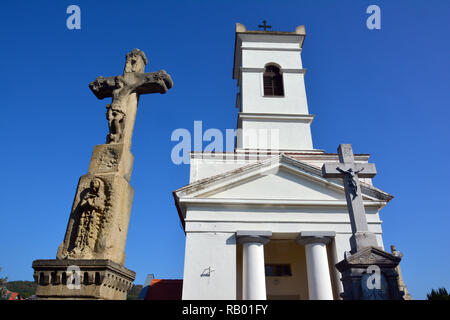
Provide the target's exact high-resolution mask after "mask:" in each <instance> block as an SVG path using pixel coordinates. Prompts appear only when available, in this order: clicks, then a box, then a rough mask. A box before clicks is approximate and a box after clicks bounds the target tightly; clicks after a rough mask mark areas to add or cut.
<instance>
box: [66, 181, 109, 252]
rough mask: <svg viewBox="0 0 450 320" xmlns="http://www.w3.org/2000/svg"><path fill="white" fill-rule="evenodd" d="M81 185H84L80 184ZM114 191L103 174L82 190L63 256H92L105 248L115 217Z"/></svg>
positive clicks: (73, 214)
mask: <svg viewBox="0 0 450 320" xmlns="http://www.w3.org/2000/svg"><path fill="white" fill-rule="evenodd" d="M80 187H81V186H80ZM110 211H111V190H110V187H109V185H108V184H107V183H105V181H104V180H102V179H100V178H99V177H93V178H92V180H91V181H90V185H89V186H88V187H85V188H83V189H82V191H81V192H80V200H79V202H78V204H77V205H76V207H75V209H74V210H73V213H72V215H71V218H70V221H69V226H68V229H67V234H66V239H65V240H64V242H63V244H62V245H61V247H60V250H58V258H59V259H90V258H94V257H95V256H96V255H98V254H101V253H102V252H103V251H104V249H105V248H104V238H105V235H106V231H107V230H108V229H109V227H108V224H109V223H110V220H111V212H110Z"/></svg>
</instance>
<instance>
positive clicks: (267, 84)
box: [263, 66, 284, 97]
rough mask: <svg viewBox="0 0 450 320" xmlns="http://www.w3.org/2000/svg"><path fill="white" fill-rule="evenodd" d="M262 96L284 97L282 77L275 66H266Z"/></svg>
mask: <svg viewBox="0 0 450 320" xmlns="http://www.w3.org/2000/svg"><path fill="white" fill-rule="evenodd" d="M263 79H264V96H265V97H266V96H284V89H283V75H282V74H281V73H280V69H279V68H277V67H276V66H267V67H266V70H265V71H264V75H263Z"/></svg>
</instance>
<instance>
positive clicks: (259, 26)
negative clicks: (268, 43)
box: [258, 20, 272, 31]
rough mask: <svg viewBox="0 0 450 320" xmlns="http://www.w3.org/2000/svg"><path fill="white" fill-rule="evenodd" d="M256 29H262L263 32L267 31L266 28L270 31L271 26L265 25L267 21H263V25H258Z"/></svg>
mask: <svg viewBox="0 0 450 320" xmlns="http://www.w3.org/2000/svg"><path fill="white" fill-rule="evenodd" d="M258 28H264V31H267V30H266V29H267V28H270V29H272V26H269V25H267V21H266V20H263V24H259V25H258Z"/></svg>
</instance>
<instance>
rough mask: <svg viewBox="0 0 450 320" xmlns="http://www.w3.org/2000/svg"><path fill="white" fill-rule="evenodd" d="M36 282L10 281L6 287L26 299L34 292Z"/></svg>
mask: <svg viewBox="0 0 450 320" xmlns="http://www.w3.org/2000/svg"><path fill="white" fill-rule="evenodd" d="M36 287H37V285H36V283H34V281H10V282H8V284H7V285H6V288H7V289H8V290H9V291H12V292H18V293H19V294H20V295H21V296H22V298H24V299H26V298H29V297H30V296H32V295H33V294H35V292H36Z"/></svg>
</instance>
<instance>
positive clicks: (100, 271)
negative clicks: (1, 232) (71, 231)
mask: <svg viewBox="0 0 450 320" xmlns="http://www.w3.org/2000/svg"><path fill="white" fill-rule="evenodd" d="M33 269H34V275H33V277H34V280H35V281H36V283H37V285H38V286H37V289H36V296H37V298H38V299H46V300H62V299H70V300H125V299H126V298H127V292H128V290H129V289H130V288H131V285H132V283H133V281H134V279H135V277H136V273H135V272H134V271H131V270H129V269H127V268H125V267H123V266H121V265H120V264H117V263H115V262H113V261H111V260H106V259H95V260H86V259H77V260H35V261H33Z"/></svg>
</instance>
